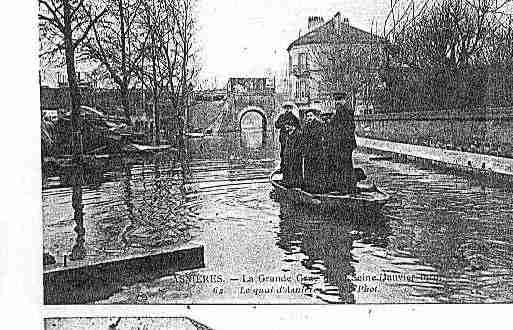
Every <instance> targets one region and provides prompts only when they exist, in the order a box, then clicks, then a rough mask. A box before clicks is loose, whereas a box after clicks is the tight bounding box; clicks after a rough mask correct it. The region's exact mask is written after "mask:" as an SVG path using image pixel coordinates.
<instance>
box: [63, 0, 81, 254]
mask: <svg viewBox="0 0 513 330" xmlns="http://www.w3.org/2000/svg"><path fill="white" fill-rule="evenodd" d="M69 1H70V0H65V1H64V3H63V5H64V8H63V10H64V17H63V19H64V46H65V56H66V71H67V75H68V86H69V92H70V97H71V151H72V155H73V156H72V157H73V158H72V163H73V169H72V171H73V173H72V188H73V195H72V198H71V200H72V206H73V210H74V220H75V223H76V226H75V228H74V230H75V232H76V233H77V239H76V243H75V246H73V249H72V251H71V256H70V258H71V259H72V260H79V259H83V258H84V257H85V254H86V253H85V248H84V236H85V228H84V213H83V203H82V182H83V164H82V161H83V159H82V153H83V145H82V123H81V118H80V102H81V100H80V90H79V89H78V84H77V79H76V72H75V46H74V45H73V33H72V30H71V20H72V17H71V16H72V14H71V6H70V3H69Z"/></svg>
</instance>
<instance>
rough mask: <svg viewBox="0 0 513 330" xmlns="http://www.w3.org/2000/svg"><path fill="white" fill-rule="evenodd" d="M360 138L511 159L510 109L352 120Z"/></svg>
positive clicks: (512, 112)
mask: <svg viewBox="0 0 513 330" xmlns="http://www.w3.org/2000/svg"><path fill="white" fill-rule="evenodd" d="M355 121H356V134H357V135H358V136H361V137H366V138H371V139H379V140H387V141H392V142H400V143H409V144H416V145H424V146H430V147H435V148H442V149H449V150H458V151H465V152H473V153H481V154H488V155H494V156H500V157H509V158H513V108H495V109H493V108H487V109H472V110H467V111H460V110H458V111H456V110H452V111H444V112H404V113H391V114H374V115H362V116H356V117H355Z"/></svg>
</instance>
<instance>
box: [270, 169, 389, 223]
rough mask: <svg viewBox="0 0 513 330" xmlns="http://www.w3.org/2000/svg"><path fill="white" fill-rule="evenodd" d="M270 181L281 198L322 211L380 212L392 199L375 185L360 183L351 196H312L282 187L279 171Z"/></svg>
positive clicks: (295, 189) (299, 190)
mask: <svg viewBox="0 0 513 330" xmlns="http://www.w3.org/2000/svg"><path fill="white" fill-rule="evenodd" d="M269 180H270V181H271V184H272V186H273V187H274V189H275V192H276V194H277V195H278V196H280V197H285V198H287V199H288V200H290V201H292V202H294V203H300V204H306V205H309V206H315V207H319V208H322V209H345V210H348V211H353V212H373V213H374V212H378V211H379V210H380V209H381V208H382V207H383V205H385V204H386V203H387V201H388V200H389V199H390V195H388V194H387V193H384V192H382V191H380V190H379V189H378V188H377V187H376V186H375V185H373V184H370V185H369V184H364V183H360V182H359V183H358V184H357V188H358V191H357V192H355V193H349V194H339V193H337V192H332V193H327V194H312V193H309V192H307V191H304V190H302V189H300V188H287V187H285V186H283V185H282V182H281V180H282V175H281V174H279V173H278V170H276V171H274V172H273V173H271V175H270V177H269Z"/></svg>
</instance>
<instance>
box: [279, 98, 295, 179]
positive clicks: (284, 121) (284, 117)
mask: <svg viewBox="0 0 513 330" xmlns="http://www.w3.org/2000/svg"><path fill="white" fill-rule="evenodd" d="M282 108H283V110H284V112H283V113H282V114H281V115H279V116H278V119H277V120H276V123H275V124H274V126H275V127H276V128H277V129H279V130H280V138H279V139H280V171H283V166H284V164H283V151H284V149H285V142H286V141H285V140H286V137H287V135H288V132H287V130H286V129H285V125H289V126H294V127H296V128H299V119H298V118H297V117H296V116H295V115H294V114H293V113H292V105H291V104H284V105H283V106H282Z"/></svg>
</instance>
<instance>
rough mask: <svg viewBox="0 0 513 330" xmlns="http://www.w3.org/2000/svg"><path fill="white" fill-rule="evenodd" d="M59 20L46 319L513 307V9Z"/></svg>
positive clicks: (64, 10)
mask: <svg viewBox="0 0 513 330" xmlns="http://www.w3.org/2000/svg"><path fill="white" fill-rule="evenodd" d="M38 5H39V15H38V22H39V50H40V51H39V62H40V70H39V85H40V116H41V168H42V192H41V194H42V218H43V220H42V228H41V230H42V238H43V244H42V245H43V253H42V256H41V257H42V260H41V261H42V263H43V274H42V276H43V288H42V291H43V293H42V295H43V299H44V303H45V304H47V305H62V304H73V305H76V304H104V305H110V304H130V305H138V304H251V305H253V304H305V305H310V304H384V303H387V304H388V303H394V304H395V303H397V304H404V303H422V304H424V303H498V302H511V301H512V300H513V245H512V240H513V234H512V233H513V231H512V229H513V206H512V203H511V201H512V187H513V135H512V131H513V16H512V14H513V1H506V0H503V1H491V0H465V1H463V0H462V1H459V0H455V1H452V0H451V1H449V0H393V1H378V0H362V1H329V0H317V1H292V0H290V1H267V0H266V1H250V0H229V1H225V0H223V1H221V0H216V1H206V0H81V1H71V0H38ZM34 79H37V77H34ZM84 320H85V319H81V320H78V321H76V322H78V323H80V322H93V321H91V320H89V319H88V320H85V321H84ZM119 320H120V321H119ZM119 320H117V319H113V320H103V321H105V322H106V323H105V322H104V323H105V324H106V326H110V325H108V324H107V323H109V322H114V323H115V322H121V323H119V324H122V323H123V322H131V321H130V320H124V319H119ZM103 321H102V322H103ZM175 321H176V320H175ZM175 321H173V322H175ZM69 322H72V321H70V320H66V319H59V320H47V321H46V323H45V325H46V328H47V329H54V328H55V329H65V328H69V327H68V326H67V324H68V323H69ZM73 322H75V321H73ZM134 322H135V321H134ZM137 322H139V321H137ZM152 322H153V321H152ZM155 322H156V321H155ZM159 322H160V321H159ZM176 322H178V321H176ZM78 323H77V324H78ZM114 323H113V324H114ZM102 324H103V323H102ZM109 324H110V323H109ZM123 324H124V323H123ZM126 324H127V325H126V327H125V328H127V327H128V328H130V325H129V323H126ZM141 327H142V325H141V326H140V327H139V328H141ZM132 328H133V327H132ZM147 328H148V329H150V328H151V326H149V327H147ZM189 328H190V329H193V328H194V327H189ZM189 328H183V329H189ZM196 328H197V329H208V328H207V327H206V326H203V327H201V326H200V327H196ZM120 329H121V328H120ZM145 329H146V328H145ZM176 329H182V328H179V327H178V328H176Z"/></svg>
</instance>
